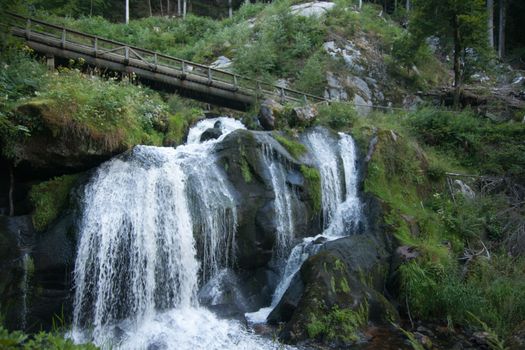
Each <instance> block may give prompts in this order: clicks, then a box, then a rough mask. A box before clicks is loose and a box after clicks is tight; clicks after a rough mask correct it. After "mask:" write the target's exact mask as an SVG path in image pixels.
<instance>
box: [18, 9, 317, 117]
mask: <svg viewBox="0 0 525 350" xmlns="http://www.w3.org/2000/svg"><path fill="white" fill-rule="evenodd" d="M9 17H10V19H11V20H10V23H9V25H10V28H11V32H12V34H13V35H14V36H16V37H19V38H22V39H24V40H25V41H26V43H27V45H28V46H29V47H31V48H32V49H33V50H35V51H36V52H38V53H41V54H44V55H46V56H47V57H50V58H51V59H54V57H58V58H62V59H67V60H69V59H83V60H84V61H85V63H86V64H88V65H90V66H94V67H99V68H101V69H104V70H110V71H115V72H121V73H129V74H134V75H135V76H136V77H137V78H138V79H139V80H140V81H142V82H144V83H146V84H148V85H150V86H152V87H153V88H157V87H159V88H160V87H162V88H166V87H168V88H169V89H172V90H175V91H178V92H179V93H180V94H182V95H184V96H187V97H190V98H195V99H199V100H202V101H206V102H211V103H213V104H216V105H220V106H224V107H230V108H236V109H246V108H248V107H249V106H251V105H253V104H254V103H256V102H257V101H258V100H259V101H260V100H263V99H266V98H272V99H274V100H276V101H280V102H281V103H286V102H302V101H308V102H310V103H318V102H322V101H325V99H324V98H323V97H319V96H314V95H310V94H306V93H303V92H300V91H295V90H291V89H287V88H283V87H280V86H277V85H273V84H268V83H265V82H262V81H259V80H255V79H251V78H247V77H244V76H241V75H238V74H234V73H231V72H227V71H224V70H220V69H216V68H212V67H210V66H206V65H202V64H198V63H194V62H190V61H186V60H183V59H180V58H176V57H172V56H168V55H164V54H161V53H158V52H154V51H150V50H145V49H141V48H138V47H134V46H130V45H127V44H124V43H120V42H117V41H113V40H109V39H104V38H101V37H99V36H95V35H90V34H86V33H82V32H79V31H76V30H72V29H68V28H64V27H62V26H58V25H55V24H51V23H47V22H44V21H41V20H38V19H34V18H28V17H24V16H20V15H17V14H13V13H10V14H9Z"/></svg>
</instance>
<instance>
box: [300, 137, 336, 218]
mask: <svg viewBox="0 0 525 350" xmlns="http://www.w3.org/2000/svg"><path fill="white" fill-rule="evenodd" d="M327 133H328V131H326V130H325V129H315V130H312V131H311V132H309V133H307V134H306V136H305V137H304V142H305V144H306V147H307V148H308V150H309V151H310V154H312V156H313V157H314V158H315V162H316V165H317V167H318V168H319V172H320V174H321V191H322V200H321V201H322V208H323V217H322V221H323V228H326V227H328V225H329V224H330V221H331V220H332V217H333V216H334V215H335V212H336V211H337V207H338V206H339V204H341V202H342V201H343V199H344V191H345V189H344V187H345V183H344V177H343V176H342V174H341V170H342V169H340V164H341V158H340V157H339V151H338V150H337V149H336V146H337V145H333V143H334V141H333V140H332V139H331V138H330V137H329V135H327Z"/></svg>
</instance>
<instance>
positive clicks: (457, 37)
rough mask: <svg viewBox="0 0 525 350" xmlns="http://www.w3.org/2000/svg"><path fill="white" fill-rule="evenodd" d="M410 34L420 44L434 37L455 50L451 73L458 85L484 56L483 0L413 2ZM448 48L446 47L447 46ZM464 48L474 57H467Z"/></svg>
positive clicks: (416, 0)
mask: <svg viewBox="0 0 525 350" xmlns="http://www.w3.org/2000/svg"><path fill="white" fill-rule="evenodd" d="M413 7H414V10H413V11H412V16H411V23H410V31H411V32H412V34H413V35H414V37H415V38H417V40H419V41H420V42H422V41H423V40H424V39H425V38H426V37H428V36H430V35H435V36H437V37H439V38H440V39H441V43H442V44H444V45H447V44H449V45H450V46H452V47H453V50H454V62H455V64H454V71H455V79H456V84H457V85H458V86H459V85H461V82H462V81H463V77H464V76H465V68H462V67H461V64H460V62H461V61H463V62H465V65H464V67H466V69H467V70H468V69H469V68H470V66H471V65H472V64H473V63H475V62H476V61H481V58H482V56H484V55H486V53H487V50H486V48H487V38H486V33H487V20H486V9H485V1H484V0H414V4H413ZM450 46H449V47H450ZM467 48H470V49H471V50H474V51H475V55H466V52H467V50H466V49H467Z"/></svg>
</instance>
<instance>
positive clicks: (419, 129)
mask: <svg viewBox="0 0 525 350" xmlns="http://www.w3.org/2000/svg"><path fill="white" fill-rule="evenodd" d="M409 124H410V126H411V127H412V128H413V129H414V131H415V132H416V134H417V135H418V138H419V139H420V140H421V141H422V142H424V143H425V144H427V145H430V146H434V147H436V148H437V149H439V150H440V151H442V152H444V153H446V154H449V155H450V156H452V157H455V158H456V159H458V160H459V161H460V162H461V163H462V165H464V166H467V167H471V168H474V169H478V171H479V172H481V173H483V174H492V175H509V176H513V177H516V178H525V145H524V144H523V142H521V140H523V138H524V137H525V125H523V124H521V123H502V124H497V123H494V122H492V121H490V120H486V119H481V118H479V117H476V116H475V115H474V114H473V113H472V112H469V111H468V110H467V111H463V112H461V113H455V112H450V111H446V110H438V109H431V108H428V109H423V110H420V111H418V112H417V113H413V114H412V115H411V116H410V118H409Z"/></svg>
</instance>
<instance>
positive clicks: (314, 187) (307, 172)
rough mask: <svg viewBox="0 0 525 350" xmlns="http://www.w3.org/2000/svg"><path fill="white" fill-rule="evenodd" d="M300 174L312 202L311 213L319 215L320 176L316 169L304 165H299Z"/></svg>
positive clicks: (320, 199) (320, 206)
mask: <svg viewBox="0 0 525 350" xmlns="http://www.w3.org/2000/svg"><path fill="white" fill-rule="evenodd" d="M301 173H302V174H303V176H304V178H305V180H306V186H307V187H308V194H309V196H310V199H311V201H312V205H313V211H314V213H316V214H319V213H320V212H321V208H322V202H321V201H322V193H321V174H320V173H319V170H317V169H316V168H312V167H309V166H306V165H301Z"/></svg>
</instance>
